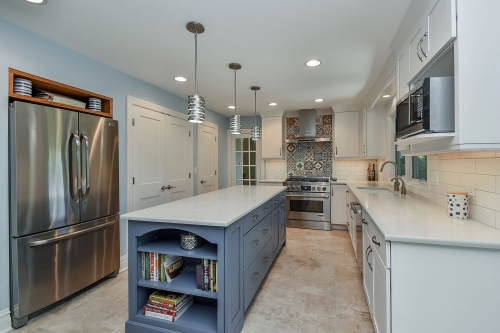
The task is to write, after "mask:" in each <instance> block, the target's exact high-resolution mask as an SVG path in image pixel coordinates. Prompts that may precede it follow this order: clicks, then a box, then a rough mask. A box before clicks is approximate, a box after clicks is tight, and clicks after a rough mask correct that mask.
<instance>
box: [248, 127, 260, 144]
mask: <svg viewBox="0 0 500 333" xmlns="http://www.w3.org/2000/svg"><path fill="white" fill-rule="evenodd" d="M250 134H251V137H252V140H253V141H259V140H260V127H259V126H257V125H254V126H252V130H251V131H250Z"/></svg>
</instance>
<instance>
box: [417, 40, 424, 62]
mask: <svg viewBox="0 0 500 333" xmlns="http://www.w3.org/2000/svg"><path fill="white" fill-rule="evenodd" d="M422 38H423V37H422ZM422 38H421V39H420V41H419V42H418V44H417V57H418V59H420V62H424V59H423V58H422V57H421V56H420V53H419V52H420V43H422Z"/></svg>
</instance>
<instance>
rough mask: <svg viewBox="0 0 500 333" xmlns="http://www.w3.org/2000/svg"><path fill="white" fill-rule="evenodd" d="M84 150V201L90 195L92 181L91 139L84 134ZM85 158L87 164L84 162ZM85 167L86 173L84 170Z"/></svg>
mask: <svg viewBox="0 0 500 333" xmlns="http://www.w3.org/2000/svg"><path fill="white" fill-rule="evenodd" d="M81 140H82V150H83V148H85V153H83V152H82V199H83V200H85V199H87V197H88V196H89V193H90V181H89V177H90V175H89V169H90V166H89V138H88V136H87V135H85V133H82V139H81ZM83 158H85V162H83ZM84 167H85V173H84V172H83V168H84Z"/></svg>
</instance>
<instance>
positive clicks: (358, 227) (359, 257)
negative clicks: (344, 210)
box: [350, 202, 363, 275]
mask: <svg viewBox="0 0 500 333" xmlns="http://www.w3.org/2000/svg"><path fill="white" fill-rule="evenodd" d="M350 206H351V211H352V212H353V213H354V216H355V218H354V221H355V222H356V223H355V225H354V226H353V229H354V233H355V234H354V235H353V238H354V237H356V261H357V262H358V267H359V270H360V271H361V275H363V218H362V215H361V214H362V212H363V208H362V207H361V205H360V204H359V202H351V205H350Z"/></svg>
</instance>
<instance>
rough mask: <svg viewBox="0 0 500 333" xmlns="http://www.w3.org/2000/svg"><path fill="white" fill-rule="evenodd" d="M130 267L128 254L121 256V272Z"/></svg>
mask: <svg viewBox="0 0 500 333" xmlns="http://www.w3.org/2000/svg"><path fill="white" fill-rule="evenodd" d="M127 269H128V258H127V255H124V256H121V257H120V270H119V272H120V273H121V272H124V271H126V270H127Z"/></svg>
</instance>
